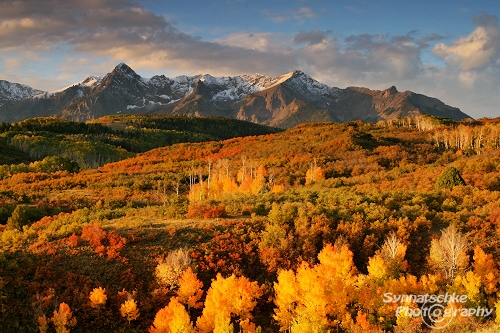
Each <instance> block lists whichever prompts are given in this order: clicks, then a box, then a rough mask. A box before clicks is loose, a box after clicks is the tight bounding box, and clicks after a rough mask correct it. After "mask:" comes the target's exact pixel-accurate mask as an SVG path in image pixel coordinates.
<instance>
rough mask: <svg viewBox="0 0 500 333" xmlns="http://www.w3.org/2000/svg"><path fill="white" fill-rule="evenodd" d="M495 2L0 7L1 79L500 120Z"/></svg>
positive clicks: (92, 1)
mask: <svg viewBox="0 0 500 333" xmlns="http://www.w3.org/2000/svg"><path fill="white" fill-rule="evenodd" d="M499 17H500V2H499V1H497V0H439V1H436V0H419V1H415V0H412V1H406V0H399V1H397V0H350V1H347V0H266V1H261V0H212V1H209V0H198V1H190V0H185V1H178V0H176V1H172V0H166V1H160V0H143V1H134V0H78V1H71V0H44V1H40V0H0V79H1V80H7V81H10V82H16V83H23V84H27V85H29V86H31V87H33V88H37V89H40V90H44V91H54V90H57V89H60V88H62V87H65V86H68V85H71V84H72V83H75V82H78V81H81V80H83V79H85V78H86V77H88V76H89V75H95V76H104V75H105V74H106V73H109V72H111V71H112V70H113V68H114V67H115V66H116V65H117V64H119V63H120V62H124V63H126V64H127V65H129V66H130V67H131V68H132V69H134V70H135V71H136V72H137V73H138V74H140V75H142V76H143V77H151V76H153V75H160V74H163V75H165V76H167V77H175V76H178V75H195V74H211V75H213V76H236V75H243V74H254V73H259V74H263V75H268V76H271V77H276V76H279V75H281V74H284V73H287V72H289V71H292V70H296V69H298V70H302V71H303V72H305V73H307V74H309V75H310V76H312V77H313V78H315V79H316V80H318V81H320V82H323V83H325V84H328V85H330V86H334V87H339V88H346V87H348V86H362V87H367V88H370V89H386V88H388V87H390V86H393V85H395V86H396V87H397V89H398V90H399V91H405V90H411V91H413V92H416V93H421V94H425V95H428V96H431V97H435V98H438V99H440V100H442V101H443V102H444V103H446V104H448V105H451V106H455V107H459V108H460V109H461V110H462V111H463V112H465V113H467V114H469V115H470V116H472V117H473V118H481V117H499V116H500V75H499V74H500V25H499V21H498V19H499Z"/></svg>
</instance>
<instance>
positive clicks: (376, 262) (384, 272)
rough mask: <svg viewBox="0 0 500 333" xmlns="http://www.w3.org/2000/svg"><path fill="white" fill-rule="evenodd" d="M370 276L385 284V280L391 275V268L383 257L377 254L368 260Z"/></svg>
mask: <svg viewBox="0 0 500 333" xmlns="http://www.w3.org/2000/svg"><path fill="white" fill-rule="evenodd" d="M367 270H368V276H369V277H370V278H372V279H373V280H374V281H376V282H378V283H382V284H383V283H384V279H386V278H387V276H388V275H389V274H388V272H389V268H388V267H387V264H386V262H385V260H384V259H383V258H382V256H381V255H379V254H375V255H374V256H373V257H371V258H369V259H368V267H367Z"/></svg>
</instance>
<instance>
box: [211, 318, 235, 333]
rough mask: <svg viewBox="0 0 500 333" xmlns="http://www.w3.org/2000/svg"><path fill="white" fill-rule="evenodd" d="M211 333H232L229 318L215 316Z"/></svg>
mask: <svg viewBox="0 0 500 333" xmlns="http://www.w3.org/2000/svg"><path fill="white" fill-rule="evenodd" d="M214 326H215V327H214V331H213V333H233V332H234V326H233V324H232V323H231V318H230V317H226V316H224V315H217V316H216V317H215V324H214Z"/></svg>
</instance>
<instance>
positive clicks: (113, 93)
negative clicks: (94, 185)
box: [0, 63, 469, 128]
mask: <svg viewBox="0 0 500 333" xmlns="http://www.w3.org/2000/svg"><path fill="white" fill-rule="evenodd" d="M2 82H7V81H0V121H3V122H12V121H19V120H23V119H26V118H32V117H38V116H56V117H60V118H66V119H70V120H75V121H87V120H90V119H95V118H98V117H102V116H105V115H109V114H117V113H118V114H119V113H134V114H150V113H158V114H165V115H169V114H172V115H175V114H184V115H189V116H224V117H230V118H236V119H239V120H246V121H251V122H255V123H259V124H264V125H270V126H275V127H283V128H286V127H293V126H295V125H297V124H299V123H303V122H310V121H338V122H345V121H352V120H363V121H367V122H376V121H378V120H385V119H392V118H396V117H404V116H416V115H419V114H430V115H435V116H442V117H448V118H452V119H454V120H461V119H464V118H469V116H468V115H467V114H465V113H463V112H462V111H460V109H458V108H455V107H451V106H448V105H446V104H444V103H443V102H441V101H439V100H438V99H436V98H433V97H428V96H425V95H421V94H417V93H414V92H411V91H405V92H399V91H398V90H397V88H396V87H394V86H392V87H390V88H388V89H385V90H371V89H369V88H364V87H347V88H345V89H341V88H337V87H330V86H328V85H326V84H323V83H321V82H319V81H317V80H315V79H313V78H312V77H311V76H309V75H307V74H306V73H304V72H302V71H300V70H294V71H291V72H288V73H285V74H283V75H280V76H278V77H276V78H271V77H268V76H264V75H261V74H254V75H242V76H223V77H214V76H212V75H210V74H199V75H194V76H185V75H183V76H177V77H175V78H168V77H166V76H164V75H155V76H153V77H151V78H149V79H146V78H143V77H142V76H140V75H139V74H137V73H136V72H135V71H134V70H133V69H132V68H130V67H129V66H128V65H126V64H125V63H120V64H118V65H117V66H116V67H115V68H114V69H113V71H111V72H110V73H108V74H106V75H105V76H104V77H102V78H100V77H94V76H89V77H87V78H86V79H84V80H82V81H80V82H78V83H75V84H73V85H71V86H69V87H67V88H65V89H60V90H57V91H55V92H52V93H50V92H43V91H40V90H36V89H33V88H30V87H28V86H25V85H20V84H13V83H9V84H10V86H11V87H16V88H17V90H16V89H13V88H12V89H11V90H14V91H16V93H15V94H13V93H11V94H10V95H9V94H8V93H2V85H1V83H2ZM4 85H5V84H4ZM15 85H16V86H15Z"/></svg>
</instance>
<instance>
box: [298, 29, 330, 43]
mask: <svg viewBox="0 0 500 333" xmlns="http://www.w3.org/2000/svg"><path fill="white" fill-rule="evenodd" d="M331 33H332V31H331V30H328V31H321V30H318V29H314V30H311V31H301V32H299V33H298V34H296V35H295V38H294V39H293V41H294V43H297V44H302V43H306V44H310V45H314V44H319V43H321V42H323V41H324V40H325V39H326V38H327V36H328V35H329V34H331Z"/></svg>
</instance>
